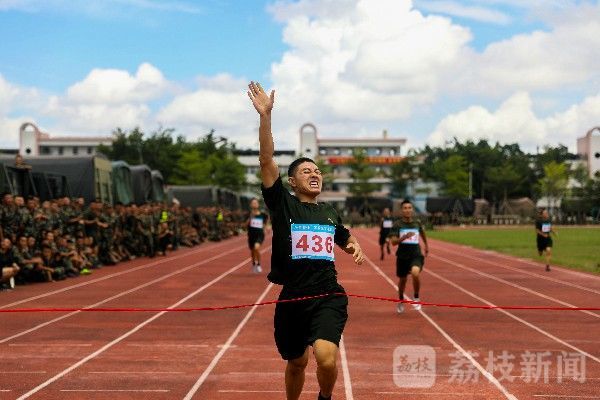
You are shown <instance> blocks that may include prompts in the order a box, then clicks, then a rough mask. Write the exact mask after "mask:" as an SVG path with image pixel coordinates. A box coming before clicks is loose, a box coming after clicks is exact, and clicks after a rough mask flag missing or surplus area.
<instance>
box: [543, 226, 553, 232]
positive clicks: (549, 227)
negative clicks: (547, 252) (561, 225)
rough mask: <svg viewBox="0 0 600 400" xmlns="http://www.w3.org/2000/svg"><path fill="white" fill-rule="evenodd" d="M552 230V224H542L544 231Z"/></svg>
mask: <svg viewBox="0 0 600 400" xmlns="http://www.w3.org/2000/svg"><path fill="white" fill-rule="evenodd" d="M551 230H552V224H542V232H544V233H548V232H550V231H551Z"/></svg>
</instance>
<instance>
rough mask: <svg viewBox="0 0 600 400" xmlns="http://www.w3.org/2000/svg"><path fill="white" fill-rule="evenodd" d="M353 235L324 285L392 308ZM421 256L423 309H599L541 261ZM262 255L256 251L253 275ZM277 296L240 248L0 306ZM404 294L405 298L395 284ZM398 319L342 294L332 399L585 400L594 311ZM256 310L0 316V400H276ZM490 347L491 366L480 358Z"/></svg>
mask: <svg viewBox="0 0 600 400" xmlns="http://www.w3.org/2000/svg"><path fill="white" fill-rule="evenodd" d="M353 234H354V235H355V236H357V237H358V239H359V241H360V242H361V244H362V246H363V248H364V249H365V251H366V254H367V256H368V260H367V262H366V263H365V264H363V266H361V267H357V266H355V265H354V264H353V263H352V261H351V259H350V256H348V255H346V254H343V253H342V252H341V251H339V250H338V251H337V256H338V258H337V263H336V264H337V267H338V271H339V279H340V282H341V283H342V284H343V285H344V287H345V288H346V290H347V291H348V293H356V294H367V295H375V296H386V297H395V290H396V289H395V284H396V283H397V280H396V278H395V276H394V273H395V270H394V258H393V256H388V257H386V259H385V260H384V261H379V249H378V246H377V243H376V242H375V240H376V238H377V235H376V232H375V231H374V230H366V229H365V230H358V229H356V230H353ZM430 249H431V254H430V256H429V258H428V259H427V262H426V267H425V270H424V273H423V275H422V278H423V288H422V291H421V292H422V294H421V298H422V300H423V301H427V302H437V303H461V304H477V305H492V304H493V305H530V306H549V307H572V306H576V307H598V306H599V305H600V301H598V300H599V299H600V276H592V275H588V274H583V273H579V272H573V271H568V270H565V269H561V268H558V267H554V268H553V271H552V272H551V273H546V272H544V271H543V266H542V265H541V264H537V263H533V262H530V261H525V260H519V259H517V258H513V257H508V256H504V255H500V254H496V253H490V252H483V251H479V250H474V249H472V248H468V247H464V246H458V245H454V244H449V243H444V242H439V241H432V243H431V244H430ZM269 250H270V249H269V248H268V244H267V247H265V248H264V251H265V252H264V253H263V254H264V255H263V257H264V262H263V265H264V267H265V269H267V270H268V268H269V257H268V255H269ZM277 294H278V287H277V286H272V285H269V284H268V282H267V281H266V279H265V277H264V275H262V276H256V275H252V274H251V273H250V271H249V259H248V251H247V248H246V240H245V238H243V237H241V238H234V239H230V240H228V241H224V242H220V243H210V244H205V245H202V246H200V247H197V248H194V249H184V250H181V251H178V252H176V253H173V254H171V255H169V256H168V257H165V258H154V259H137V260H135V261H132V262H129V263H124V264H120V265H118V266H116V267H106V268H103V269H102V270H100V271H96V272H95V273H94V274H93V275H91V276H86V277H80V278H77V279H70V280H67V281H62V282H58V283H53V284H40V285H31V286H27V287H18V288H17V290H14V291H12V292H3V293H0V309H14V308H44V307H57V308H58V307H60V308H68V307H73V308H86V307H87V308H94V307H102V308H109V307H110V308H119V307H121V308H131V307H133V308H164V307H212V306H221V305H233V304H242V303H254V302H260V301H263V300H265V301H266V300H274V299H276V298H277ZM406 294H407V295H409V296H410V295H412V286H411V284H410V282H409V285H408V290H407V293H406ZM406 308H407V311H406V312H405V314H403V315H401V316H398V315H396V313H395V304H394V303H391V302H381V301H372V300H364V299H355V298H352V299H350V320H349V323H348V325H347V327H346V331H345V334H344V338H343V343H342V345H341V352H340V360H339V365H340V374H339V378H338V384H337V386H336V391H335V393H334V398H335V399H350V400H352V399H365V400H371V399H417V400H418V399H460V398H463V399H514V398H518V399H540V400H544V399H600V337H599V336H598V332H600V313H598V312H590V311H566V312H565V311H562V312H558V311H529V310H518V311H503V310H472V309H449V308H441V307H424V308H423V311H422V312H416V311H414V310H412V307H411V306H410V305H407V307H406ZM272 314H273V306H262V307H254V308H243V309H235V310H226V311H201V312H193V313H175V312H136V313H97V312H63V313H2V314H0V399H192V398H193V399H211V400H212V399H227V400H233V399H282V398H284V397H285V396H284V388H283V368H284V363H283V362H282V361H281V360H280V358H279V356H278V354H277V353H276V350H275V347H274V343H273V338H272ZM400 345H404V346H406V345H410V346H429V349H430V351H433V352H434V354H435V357H436V363H435V367H436V369H435V375H434V376H433V378H434V381H432V382H431V383H432V385H431V386H430V387H427V388H414V387H413V388H400V387H399V386H397V385H396V384H395V383H394V373H395V375H396V378H397V379H398V377H400V379H404V380H406V379H407V378H408V375H406V374H405V375H399V374H398V372H395V370H394V369H393V367H394V362H393V355H394V349H396V347H397V346H400ZM490 352H491V355H492V357H493V358H494V357H495V358H494V359H495V360H496V362H494V363H488V359H489V358H490V357H489V356H490ZM526 352H529V353H526ZM503 353H504V354H505V355H512V356H514V357H515V358H514V359H513V360H512V365H513V368H512V369H510V368H509V367H506V365H504V366H505V368H504V369H496V370H494V369H493V367H494V366H496V368H498V367H500V366H501V365H500V364H501V363H500V361H498V360H497V359H496V358H497V357H499V356H500V355H502V354H503ZM525 354H533V355H534V356H538V355H539V356H540V357H541V358H540V360H539V361H536V362H535V363H533V364H534V368H536V367H539V368H538V369H537V371H536V370H535V369H534V370H528V372H524V371H525V368H526V367H525V365H524V364H523V365H521V364H520V363H521V362H524V360H525V359H524V358H522V357H525V356H524V355H525ZM561 355H562V356H563V357H565V358H564V360H567V359H571V360H577V362H578V363H579V364H577V366H576V368H575V370H576V371H575V375H577V374H579V375H578V377H579V378H581V379H582V380H583V381H584V382H583V383H580V382H577V381H574V380H573V379H572V378H571V377H570V376H568V373H567V372H566V371H568V370H563V371H562V372H561V371H560V370H559V369H558V366H559V362H558V359H557V357H559V356H561ZM582 364H585V365H582ZM430 366H432V365H430ZM565 366H566V364H565ZM546 367H547V368H546ZM507 368H508V369H507ZM314 370H315V365H314V360H311V363H310V364H309V369H308V371H307V379H306V384H305V391H304V394H303V397H302V399H315V398H316V393H317V390H318V387H317V384H316V379H315V376H314ZM396 371H397V370H396ZM571 372H573V371H571ZM582 372H583V373H585V376H584V377H582V376H580V374H581V373H582ZM559 376H563V382H562V383H559V382H558V379H559ZM525 380H529V382H525ZM545 380H546V381H547V382H544V381H545ZM413 386H414V385H413Z"/></svg>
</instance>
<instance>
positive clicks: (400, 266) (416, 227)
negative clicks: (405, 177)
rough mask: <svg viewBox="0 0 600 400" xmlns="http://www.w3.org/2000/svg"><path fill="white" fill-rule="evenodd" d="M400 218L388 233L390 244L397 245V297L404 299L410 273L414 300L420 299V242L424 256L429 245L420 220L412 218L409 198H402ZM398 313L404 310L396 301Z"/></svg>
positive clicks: (416, 307) (412, 211)
mask: <svg viewBox="0 0 600 400" xmlns="http://www.w3.org/2000/svg"><path fill="white" fill-rule="evenodd" d="M401 207H402V218H400V220H398V221H396V223H394V226H393V228H392V232H391V233H390V236H389V238H390V242H391V243H392V245H394V246H396V245H398V250H396V276H398V278H399V279H400V281H399V282H398V297H399V298H400V300H403V299H404V289H405V288H406V281H407V279H408V274H409V273H410V274H411V275H412V281H413V288H414V290H415V296H414V298H413V300H414V301H417V302H418V301H421V300H420V297H419V290H420V289H421V278H420V275H421V271H423V265H424V263H425V257H424V256H423V253H422V252H421V242H420V239H422V240H423V244H424V247H425V256H427V255H428V254H429V245H428V244H427V236H425V230H424V229H423V225H422V224H421V222H420V221H418V220H415V219H414V218H413V213H414V207H413V205H412V203H411V202H410V201H409V200H404V201H403V202H402V204H401ZM413 308H414V309H415V310H417V311H418V310H420V309H421V304H413ZM396 311H397V312H398V314H402V313H403V312H404V304H402V303H398V306H397V308H396Z"/></svg>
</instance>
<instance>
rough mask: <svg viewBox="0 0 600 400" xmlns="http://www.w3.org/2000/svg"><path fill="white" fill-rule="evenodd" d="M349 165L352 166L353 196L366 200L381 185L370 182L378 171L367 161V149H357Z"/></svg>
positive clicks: (351, 190)
mask: <svg viewBox="0 0 600 400" xmlns="http://www.w3.org/2000/svg"><path fill="white" fill-rule="evenodd" d="M348 166H349V167H350V177H351V178H352V180H353V182H352V183H351V184H350V187H349V191H350V193H352V195H353V196H356V197H359V198H362V199H364V201H365V202H366V200H367V197H369V195H370V194H371V193H373V192H374V191H376V190H378V189H379V188H380V186H381V185H379V184H376V183H372V182H369V181H370V180H371V179H373V178H374V177H375V175H376V172H375V170H374V169H373V168H372V167H371V166H370V164H369V163H368V162H367V156H366V154H365V151H364V150H363V149H355V150H354V152H353V155H352V160H351V161H350V162H349V163H348Z"/></svg>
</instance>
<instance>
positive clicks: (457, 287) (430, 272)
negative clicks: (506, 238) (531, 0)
mask: <svg viewBox="0 0 600 400" xmlns="http://www.w3.org/2000/svg"><path fill="white" fill-rule="evenodd" d="M423 272H426V273H428V274H430V275H433V276H434V277H436V278H438V279H439V280H441V281H443V282H446V283H447V284H448V285H450V286H452V287H455V288H456V289H458V290H460V291H461V292H463V293H465V294H467V295H469V296H471V297H473V298H474V299H477V300H479V301H480V302H482V303H484V304H487V305H488V306H492V307H495V306H496V305H495V304H493V303H491V302H489V301H487V300H486V299H484V298H483V297H479V296H477V295H476V294H475V293H472V292H470V291H468V290H467V289H465V288H463V287H462V286H460V285H458V284H456V283H454V282H452V281H450V280H448V279H446V278H444V277H443V276H440V275H439V274H436V273H435V272H432V271H430V270H423ZM495 310H496V311H498V312H501V313H503V314H505V315H507V316H508V317H510V318H512V319H514V320H515V321H519V322H520V323H522V324H523V325H526V326H528V327H530V328H531V329H534V330H536V331H538V332H539V333H541V334H542V335H544V336H546V337H548V338H550V339H552V340H554V341H555V342H557V343H560V344H562V345H563V346H566V347H568V348H570V349H572V350H575V351H576V352H578V353H579V354H582V355H584V356H586V357H588V358H589V359H591V360H594V361H596V362H597V363H600V359H599V358H598V357H594V356H593V355H591V354H590V353H588V352H586V351H583V350H581V349H580V348H578V347H575V346H573V345H572V344H569V343H567V342H565V341H564V340H562V339H559V338H557V337H556V336H554V335H552V334H551V333H549V332H546V331H545V330H543V329H542V328H539V327H537V326H536V325H534V324H532V323H530V322H527V321H525V320H524V319H522V318H519V317H517V316H516V315H514V314H512V313H510V312H508V311H507V310H503V309H501V308H496V309H495Z"/></svg>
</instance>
